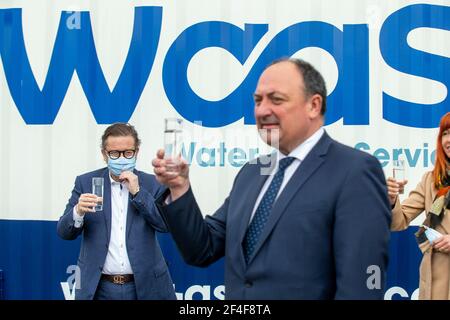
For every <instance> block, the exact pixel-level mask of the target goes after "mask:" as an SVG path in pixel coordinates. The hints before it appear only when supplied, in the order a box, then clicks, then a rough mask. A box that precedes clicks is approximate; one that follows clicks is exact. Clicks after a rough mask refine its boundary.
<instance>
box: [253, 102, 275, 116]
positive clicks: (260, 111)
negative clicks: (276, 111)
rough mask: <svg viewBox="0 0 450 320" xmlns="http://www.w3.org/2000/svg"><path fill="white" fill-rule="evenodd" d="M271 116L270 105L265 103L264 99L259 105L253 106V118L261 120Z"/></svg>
mask: <svg viewBox="0 0 450 320" xmlns="http://www.w3.org/2000/svg"><path fill="white" fill-rule="evenodd" d="M271 114H272V108H271V106H270V103H268V102H267V100H266V99H263V100H262V101H260V103H259V105H257V106H255V117H256V118H262V117H268V116H270V115H271Z"/></svg>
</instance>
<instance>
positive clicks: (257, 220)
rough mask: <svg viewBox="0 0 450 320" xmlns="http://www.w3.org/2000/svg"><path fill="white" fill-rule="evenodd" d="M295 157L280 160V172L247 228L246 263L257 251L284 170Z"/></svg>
mask: <svg viewBox="0 0 450 320" xmlns="http://www.w3.org/2000/svg"><path fill="white" fill-rule="evenodd" d="M294 160H295V158H293V157H286V158H283V159H281V160H280V162H279V163H278V166H279V168H278V172H277V173H276V174H275V176H274V177H273V180H272V182H271V183H270V185H269V188H268V189H267V191H266V193H265V194H264V196H263V198H262V199H261V202H260V203H259V205H258V208H257V209H256V212H255V215H254V216H253V220H252V221H251V222H250V225H249V226H248V228H247V232H246V234H245V239H244V242H243V249H244V257H245V262H246V263H248V261H249V260H250V257H251V256H252V254H253V251H254V250H255V247H256V243H257V242H258V239H259V236H260V235H261V233H262V231H263V230H264V226H265V224H266V222H267V220H268V218H269V215H270V212H271V211H272V207H273V203H274V201H275V199H276V197H277V194H278V191H279V190H280V187H281V183H282V182H283V178H284V170H285V169H286V168H287V167H288V166H289V165H290V164H291V163H292V161H294Z"/></svg>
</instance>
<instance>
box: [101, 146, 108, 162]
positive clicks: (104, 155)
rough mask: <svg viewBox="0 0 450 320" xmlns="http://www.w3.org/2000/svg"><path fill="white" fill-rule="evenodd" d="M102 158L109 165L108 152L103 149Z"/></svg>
mask: <svg viewBox="0 0 450 320" xmlns="http://www.w3.org/2000/svg"><path fill="white" fill-rule="evenodd" d="M102 156H103V161H105V162H106V163H108V156H107V155H106V151H105V150H103V149H102Z"/></svg>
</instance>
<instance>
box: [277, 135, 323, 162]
mask: <svg viewBox="0 0 450 320" xmlns="http://www.w3.org/2000/svg"><path fill="white" fill-rule="evenodd" d="M324 133H325V130H324V129H323V127H320V129H319V130H317V131H316V132H314V134H313V135H312V136H311V137H309V138H308V139H306V140H305V141H304V142H303V143H301V144H299V145H298V146H297V147H296V148H295V149H294V150H292V151H291V152H290V153H289V154H288V155H284V154H283V153H282V152H281V151H280V150H278V151H277V156H278V161H279V160H281V159H283V158H286V157H294V158H296V159H298V160H300V161H303V160H304V159H305V158H306V156H307V155H308V153H309V152H310V151H311V150H312V148H314V146H315V145H316V144H317V142H319V140H320V138H322V136H323V134H324Z"/></svg>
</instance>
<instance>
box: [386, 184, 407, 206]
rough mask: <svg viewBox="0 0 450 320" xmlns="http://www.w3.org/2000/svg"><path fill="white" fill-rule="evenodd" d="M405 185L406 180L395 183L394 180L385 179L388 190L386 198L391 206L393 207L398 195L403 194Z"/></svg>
mask: <svg viewBox="0 0 450 320" xmlns="http://www.w3.org/2000/svg"><path fill="white" fill-rule="evenodd" d="M407 183H408V180H404V181H396V180H395V179H394V178H391V177H389V178H387V180H386V185H387V188H388V196H389V202H390V203H391V206H393V205H394V204H395V201H397V197H398V195H399V193H403V191H404V190H405V185H406V184H407Z"/></svg>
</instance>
